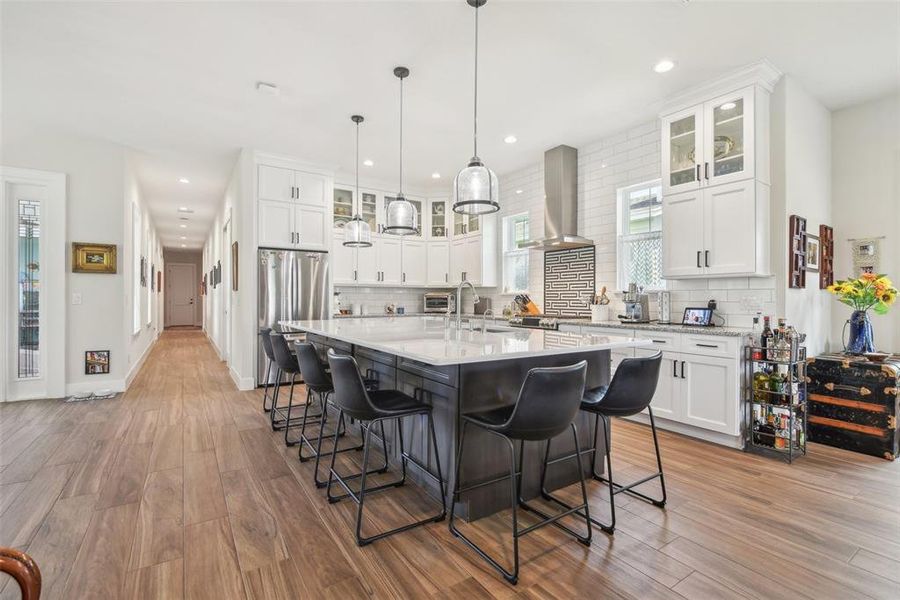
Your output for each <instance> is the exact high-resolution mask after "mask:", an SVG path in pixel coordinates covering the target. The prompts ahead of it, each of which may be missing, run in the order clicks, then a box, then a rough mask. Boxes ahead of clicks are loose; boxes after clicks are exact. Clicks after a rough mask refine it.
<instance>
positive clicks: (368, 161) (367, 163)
mask: <svg viewBox="0 0 900 600" xmlns="http://www.w3.org/2000/svg"><path fill="white" fill-rule="evenodd" d="M363 166H364V167H373V166H375V162H374V161H372V159H371V158H367V159H366V160H364V161H363Z"/></svg>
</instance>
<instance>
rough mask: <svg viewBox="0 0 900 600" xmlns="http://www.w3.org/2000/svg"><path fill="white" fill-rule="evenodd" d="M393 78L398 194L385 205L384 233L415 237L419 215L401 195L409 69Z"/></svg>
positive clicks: (399, 72) (400, 71) (404, 68)
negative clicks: (397, 99)
mask: <svg viewBox="0 0 900 600" xmlns="http://www.w3.org/2000/svg"><path fill="white" fill-rule="evenodd" d="M394 76H395V77H397V79H399V80H400V192H399V193H398V194H397V199H396V200H393V201H391V203H390V204H388V205H387V225H385V226H384V230H383V231H384V233H387V234H390V235H416V234H418V233H419V229H418V224H419V215H418V213H417V212H416V207H415V206H413V205H412V203H411V202H410V201H409V200H407V199H406V197H405V196H404V195H403V80H404V79H405V78H406V77H408V76H409V69H407V68H406V67H397V68H395V69H394Z"/></svg>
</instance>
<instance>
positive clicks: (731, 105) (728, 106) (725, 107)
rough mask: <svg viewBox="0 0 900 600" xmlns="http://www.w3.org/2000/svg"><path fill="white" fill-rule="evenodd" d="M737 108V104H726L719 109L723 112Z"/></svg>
mask: <svg viewBox="0 0 900 600" xmlns="http://www.w3.org/2000/svg"><path fill="white" fill-rule="evenodd" d="M735 106H737V104H735V103H734V102H726V103H725V104H723V105H722V106H720V107H719V108H721V109H722V110H731V109H732V108H734V107H735Z"/></svg>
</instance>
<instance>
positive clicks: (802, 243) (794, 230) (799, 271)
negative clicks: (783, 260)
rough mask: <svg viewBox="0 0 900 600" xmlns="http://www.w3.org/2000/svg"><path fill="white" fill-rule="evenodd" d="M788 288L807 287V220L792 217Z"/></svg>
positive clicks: (789, 242) (789, 237) (790, 224)
mask: <svg viewBox="0 0 900 600" xmlns="http://www.w3.org/2000/svg"><path fill="white" fill-rule="evenodd" d="M788 227H789V229H788V287H790V288H804V287H806V219H804V218H803V217H798V216H797V215H791V218H790V223H789V225H788Z"/></svg>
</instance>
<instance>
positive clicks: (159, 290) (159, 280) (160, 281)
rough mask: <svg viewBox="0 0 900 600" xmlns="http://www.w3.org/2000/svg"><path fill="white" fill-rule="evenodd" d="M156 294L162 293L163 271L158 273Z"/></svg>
mask: <svg viewBox="0 0 900 600" xmlns="http://www.w3.org/2000/svg"><path fill="white" fill-rule="evenodd" d="M156 293H157V294H161V293H162V269H160V270H159V271H157V272H156Z"/></svg>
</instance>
